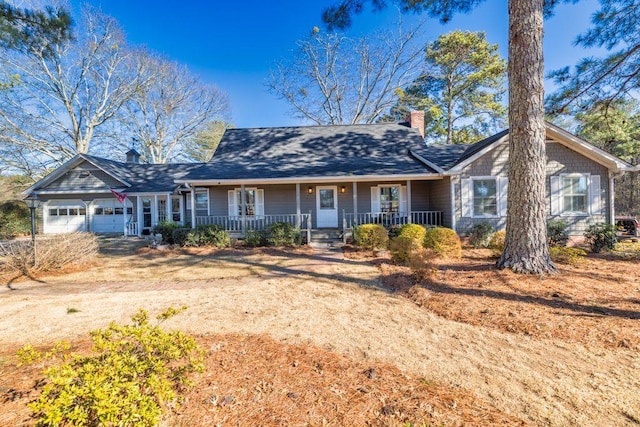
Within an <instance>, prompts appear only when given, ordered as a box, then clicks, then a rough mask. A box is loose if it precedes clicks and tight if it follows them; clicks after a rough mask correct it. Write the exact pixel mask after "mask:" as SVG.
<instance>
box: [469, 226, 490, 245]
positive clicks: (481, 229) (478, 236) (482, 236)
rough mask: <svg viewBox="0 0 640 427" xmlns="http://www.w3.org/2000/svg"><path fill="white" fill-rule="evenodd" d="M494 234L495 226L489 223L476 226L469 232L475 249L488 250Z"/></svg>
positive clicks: (470, 241)
mask: <svg viewBox="0 0 640 427" xmlns="http://www.w3.org/2000/svg"><path fill="white" fill-rule="evenodd" d="M492 234H493V226H492V225H491V224H489V223H488V222H481V223H478V224H474V225H473V226H472V227H471V228H470V229H469V232H468V235H469V243H470V244H471V246H473V247H474V248H476V249H478V248H486V247H487V246H488V245H489V239H490V238H491V235H492Z"/></svg>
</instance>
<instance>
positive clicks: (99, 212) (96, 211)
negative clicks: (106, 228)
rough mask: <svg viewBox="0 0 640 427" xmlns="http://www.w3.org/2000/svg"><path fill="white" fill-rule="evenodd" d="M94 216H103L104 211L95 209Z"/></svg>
mask: <svg viewBox="0 0 640 427" xmlns="http://www.w3.org/2000/svg"><path fill="white" fill-rule="evenodd" d="M93 213H94V215H103V214H104V209H102V208H95V209H94V211H93Z"/></svg>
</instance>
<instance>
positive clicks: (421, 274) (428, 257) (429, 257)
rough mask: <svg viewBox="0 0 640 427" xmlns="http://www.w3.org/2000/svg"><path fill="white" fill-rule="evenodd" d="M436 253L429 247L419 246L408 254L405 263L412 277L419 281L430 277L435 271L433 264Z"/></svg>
mask: <svg viewBox="0 0 640 427" xmlns="http://www.w3.org/2000/svg"><path fill="white" fill-rule="evenodd" d="M436 257H437V255H436V253H435V252H434V251H432V250H431V249H426V248H419V249H416V250H415V251H413V252H411V254H409V257H408V259H407V264H408V265H409V268H410V269H411V272H412V273H413V277H414V278H415V279H416V280H417V281H419V282H422V281H425V280H429V279H431V277H432V276H433V274H434V273H435V272H436V271H437V269H436V267H435V265H434V259H435V258H436Z"/></svg>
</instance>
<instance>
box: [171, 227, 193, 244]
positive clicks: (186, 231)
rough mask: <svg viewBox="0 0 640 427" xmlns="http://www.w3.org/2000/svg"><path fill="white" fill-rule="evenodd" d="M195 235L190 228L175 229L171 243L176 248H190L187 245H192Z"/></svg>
mask: <svg viewBox="0 0 640 427" xmlns="http://www.w3.org/2000/svg"><path fill="white" fill-rule="evenodd" d="M194 235H195V233H194V232H193V229H191V228H186V227H182V228H176V229H175V230H173V233H172V236H173V243H174V244H176V245H178V246H191V245H190V244H189V243H192V242H193V240H194V239H195V237H194Z"/></svg>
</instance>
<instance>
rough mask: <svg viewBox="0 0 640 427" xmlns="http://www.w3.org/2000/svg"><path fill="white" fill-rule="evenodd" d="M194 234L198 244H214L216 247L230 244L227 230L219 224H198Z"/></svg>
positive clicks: (224, 246)
mask: <svg viewBox="0 0 640 427" xmlns="http://www.w3.org/2000/svg"><path fill="white" fill-rule="evenodd" d="M195 234H196V236H197V244H198V246H215V247H216V248H228V247H229V246H231V237H230V236H229V232H228V231H227V230H225V229H224V227H222V226H221V225H213V224H211V225H199V226H198V227H197V228H196V233H195Z"/></svg>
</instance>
